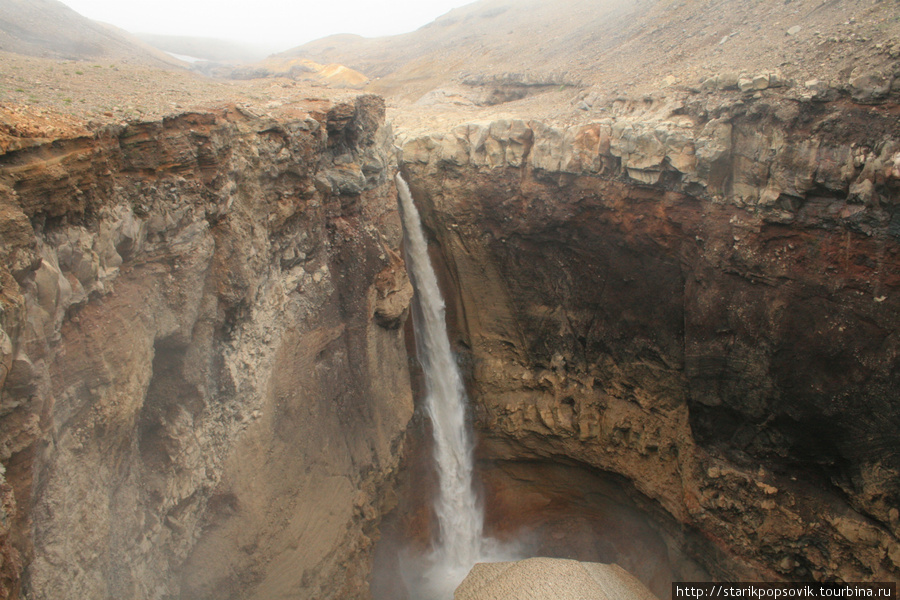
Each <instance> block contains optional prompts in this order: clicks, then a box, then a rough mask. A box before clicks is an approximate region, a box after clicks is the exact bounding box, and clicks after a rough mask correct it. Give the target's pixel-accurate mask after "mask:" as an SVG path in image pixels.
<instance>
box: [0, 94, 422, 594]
mask: <svg viewBox="0 0 900 600" xmlns="http://www.w3.org/2000/svg"><path fill="white" fill-rule="evenodd" d="M320 108H321V107H320ZM383 117H384V106H383V102H382V101H381V100H380V99H378V98H375V97H370V96H363V97H359V98H356V99H354V100H350V101H347V102H344V103H337V104H334V105H332V106H330V107H325V108H324V109H322V110H319V111H318V112H315V113H313V114H312V116H310V115H309V114H292V115H280V116H278V117H277V118H272V117H269V116H259V115H255V114H252V113H250V112H248V111H246V110H241V109H237V108H228V109H223V110H217V111H209V112H197V113H186V114H181V115H176V116H172V117H169V118H166V119H164V120H162V121H161V122H149V123H132V124H129V125H127V126H112V127H107V128H104V129H100V130H98V131H96V132H94V133H92V134H86V135H84V136H82V137H77V138H70V139H58V140H53V139H30V140H21V139H20V140H13V141H11V142H10V143H8V144H5V145H4V147H6V148H8V149H9V150H8V151H7V152H6V153H5V154H2V155H0V227H2V231H0V256H2V260H0V284H2V287H0V327H2V330H0V391H2V399H0V417H2V418H0V460H2V463H3V465H4V466H5V468H6V472H5V479H4V480H3V483H2V486H0V500H2V508H3V515H2V516H3V518H2V523H3V530H2V533H3V537H2V561H0V565H2V566H0V577H2V581H0V588H2V589H3V593H2V594H0V596H2V597H4V598H6V597H9V598H16V597H21V596H20V593H21V592H23V590H24V593H27V597H28V598H31V599H35V600H36V599H41V598H47V599H49V598H53V599H56V600H60V599H64V598H88V597H89V598H96V599H98V600H99V599H103V598H110V599H111V598H116V599H119V598H191V599H192V600H200V599H202V598H217V599H224V598H266V599H275V598H296V597H337V596H340V597H347V598H352V597H365V596H366V594H367V589H368V587H367V584H366V577H367V575H368V564H369V554H370V548H371V539H370V536H371V535H372V532H373V530H374V528H375V526H376V525H377V523H378V521H379V518H380V514H381V512H382V510H383V508H384V506H383V505H384V502H385V498H389V497H390V495H389V494H387V493H385V490H386V489H390V481H391V479H392V477H393V475H392V473H393V470H394V468H395V466H396V462H397V456H398V452H399V447H400V444H401V439H402V434H403V431H404V429H405V427H406V424H407V422H408V420H409V418H410V416H411V412H412V399H411V394H410V391H409V390H410V386H409V374H408V369H407V361H406V353H405V348H404V343H403V339H402V329H401V327H400V326H401V324H402V322H403V320H404V319H405V315H406V310H407V306H408V303H409V300H410V297H411V294H412V289H411V287H410V285H409V282H408V280H407V278H406V273H405V267H404V265H403V262H402V259H401V258H400V257H399V255H398V249H399V245H400V238H401V228H400V222H399V219H398V216H397V211H396V203H395V195H394V191H393V186H392V184H391V182H390V177H387V176H386V175H387V174H386V165H387V156H388V154H387V153H386V151H385V148H387V147H389V146H387V144H388V142H389V138H390V131H389V129H386V128H384V127H382V123H383ZM7 141H9V140H7ZM23 569H24V571H23Z"/></svg>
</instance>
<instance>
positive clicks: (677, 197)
mask: <svg viewBox="0 0 900 600" xmlns="http://www.w3.org/2000/svg"><path fill="white" fill-rule="evenodd" d="M703 102H706V101H703ZM892 110H893V109H892V108H890V107H888V108H885V109H883V110H882V109H874V110H869V109H864V108H861V107H859V106H853V105H845V104H840V105H828V104H822V103H811V102H808V103H798V102H796V101H787V100H771V101H753V100H744V101H740V102H738V103H736V104H730V105H729V104H720V105H712V104H703V103H693V101H689V100H677V99H676V100H672V99H670V100H667V101H654V100H649V99H648V100H647V101H638V102H632V103H625V102H619V103H616V104H614V105H611V106H610V107H608V114H609V117H608V118H604V119H600V120H596V121H594V122H591V123H586V124H579V125H556V124H551V123H543V122H533V121H532V122H529V121H525V120H519V121H515V120H505V121H494V122H492V123H473V124H468V125H461V126H459V127H456V128H454V129H452V130H450V131H445V132H412V131H409V132H401V133H400V134H399V136H398V137H399V138H400V140H401V142H402V147H403V157H402V162H403V167H404V169H405V170H406V171H407V172H408V178H409V180H410V182H411V186H412V187H413V190H414V192H415V193H416V195H417V198H419V199H421V202H422V205H423V210H422V214H423V220H424V221H425V222H426V224H427V226H428V227H429V228H430V230H431V232H432V236H433V238H434V240H435V242H436V246H437V247H438V249H439V250H438V251H439V254H440V256H442V257H443V260H444V263H445V266H444V268H445V270H446V272H447V276H446V277H445V280H446V281H447V282H449V283H450V285H452V286H453V287H454V288H455V289H454V290H453V293H452V294H450V298H451V301H452V303H453V305H454V308H453V310H452V311H451V313H452V316H451V321H452V322H453V323H454V324H455V327H456V331H455V333H454V337H455V339H456V340H457V342H458V350H459V352H460V353H461V354H462V355H463V356H464V361H463V362H464V364H467V365H470V372H469V378H470V380H471V385H472V389H473V390H474V400H475V403H476V411H477V423H478V428H479V430H480V433H481V435H482V437H483V452H482V455H483V457H484V458H485V459H504V460H522V459H538V460H546V461H550V462H554V461H573V460H574V461H577V462H578V463H580V464H584V465H587V466H588V467H589V468H592V469H596V470H600V471H604V472H612V473H615V474H618V475H622V476H624V477H625V478H627V480H629V481H630V482H631V484H632V485H633V486H634V492H633V493H634V494H635V495H636V497H640V498H641V501H642V502H644V503H645V504H646V503H647V502H648V501H649V503H650V504H652V505H655V506H658V507H661V508H663V509H664V513H665V515H667V516H664V517H661V518H659V519H658V521H657V522H658V527H659V528H660V529H661V530H662V531H663V532H664V533H665V534H666V535H667V536H668V539H669V540H676V539H677V538H679V536H681V539H682V540H683V539H684V537H683V536H684V535H685V533H688V534H690V535H692V536H694V537H693V538H692V539H694V540H697V539H701V540H705V541H701V542H696V541H695V542H693V543H692V546H691V548H690V549H689V550H688V552H689V553H693V554H694V558H695V559H697V560H698V561H699V562H700V563H701V564H702V565H703V567H704V568H706V569H707V570H708V571H709V572H710V573H711V574H712V575H714V576H717V577H721V578H724V579H732V580H733V579H735V578H738V579H755V578H763V579H781V578H784V579H826V578H827V579H831V578H838V579H843V580H848V581H856V580H873V579H874V580H880V579H885V580H893V579H896V578H897V577H898V576H900V560H898V559H900V541H898V538H900V519H898V512H897V509H896V507H897V506H898V504H900V456H898V454H897V451H896V448H897V447H900V446H898V442H900V439H898V437H897V433H896V424H897V423H898V419H900V402H898V396H897V392H896V390H897V389H898V384H900V381H898V380H897V377H898V373H900V347H898V339H897V335H896V331H898V328H900V270H898V267H897V265H898V258H900V244H898V235H900V233H898V231H900V230H898V226H897V224H898V222H900V214H898V212H897V210H898V209H897V207H898V203H900V171H898V170H897V167H896V164H897V161H898V159H900V145H898V140H900V126H898V123H897V121H896V118H895V117H894V116H893V113H892ZM673 543H674V542H673Z"/></svg>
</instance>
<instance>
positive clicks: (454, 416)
mask: <svg viewBox="0 0 900 600" xmlns="http://www.w3.org/2000/svg"><path fill="white" fill-rule="evenodd" d="M396 181H397V190H398V192H399V194H400V209H401V212H402V215H403V228H404V231H405V233H406V255H407V262H408V263H409V269H410V271H411V276H412V280H413V285H414V287H415V290H416V296H417V304H416V306H415V307H414V311H413V318H414V323H415V332H416V352H417V355H418V357H419V362H420V363H421V365H422V369H423V371H424V374H425V386H426V393H427V398H426V400H425V407H426V409H427V411H428V416H429V417H430V418H431V424H432V429H433V431H434V459H435V463H436V466H437V471H438V478H439V481H440V489H439V492H438V497H437V499H436V501H435V512H436V514H437V519H438V525H439V539H438V540H437V543H436V544H435V547H434V550H433V552H432V554H431V555H430V556H429V557H426V563H427V564H426V565H425V566H424V568H422V567H419V568H417V566H412V570H415V571H418V572H417V573H416V575H415V577H414V579H415V580H414V581H409V580H408V581H407V584H408V585H409V586H410V587H412V588H415V589H413V590H411V592H412V593H413V597H414V598H415V600H450V599H451V598H452V597H453V590H454V589H455V588H456V586H457V585H458V584H459V583H460V582H461V581H462V580H463V578H464V577H465V576H466V574H467V573H468V572H469V570H470V569H471V568H472V566H473V565H474V564H475V563H476V562H479V561H484V560H486V557H487V556H488V555H492V554H494V552H492V551H490V550H489V549H488V546H493V545H494V543H493V540H486V539H485V538H484V537H483V535H482V529H483V524H484V515H483V511H482V508H481V506H480V505H479V503H478V500H477V498H476V496H475V491H474V490H473V488H472V477H473V468H474V467H473V456H472V455H473V450H472V440H471V435H470V434H469V428H468V426H467V424H466V394H465V389H464V388H463V383H462V377H461V376H460V373H459V369H458V368H457V365H456V361H455V360H454V357H453V352H452V351H451V349H450V340H449V338H448V337H447V327H446V323H445V321H444V300H443V298H442V297H441V291H440V288H438V282H437V277H436V276H435V273H434V269H432V267H431V261H430V260H429V257H428V246H427V244H426V242H425V234H424V233H423V231H422V224H421V222H420V220H419V211H418V210H416V207H415V205H414V204H413V200H412V195H411V194H410V192H409V187H408V186H407V185H406V182H405V181H404V180H403V178H402V177H401V176H400V174H399V173H398V174H397V177H396ZM492 558H493V557H492ZM408 579H409V578H408Z"/></svg>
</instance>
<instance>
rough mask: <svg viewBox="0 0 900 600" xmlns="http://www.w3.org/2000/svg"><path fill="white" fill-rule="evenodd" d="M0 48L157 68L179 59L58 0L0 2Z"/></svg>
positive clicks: (49, 55)
mask: <svg viewBox="0 0 900 600" xmlns="http://www.w3.org/2000/svg"><path fill="white" fill-rule="evenodd" d="M0 50H3V51H6V52H13V53H16V54H24V55H26V56H38V57H42V58H56V59H66V60H100V59H104V60H116V61H123V62H131V63H137V64H145V65H152V66H160V67H168V68H172V67H177V66H180V65H182V64H183V63H181V62H180V61H178V60H176V59H174V58H172V57H170V56H168V55H166V54H165V53H163V52H160V51H159V50H156V49H154V48H151V47H150V46H147V45H146V44H144V43H143V42H141V41H139V40H137V39H136V38H134V37H133V36H131V35H129V34H128V33H126V32H124V31H121V30H118V29H116V28H114V27H112V26H109V25H105V24H102V23H98V22H96V21H92V20H91V19H88V18H87V17H83V16H81V15H80V14H78V13H77V12H75V11H74V10H72V9H71V8H69V7H68V6H66V5H65V4H63V3H62V2H58V1H57V0H0Z"/></svg>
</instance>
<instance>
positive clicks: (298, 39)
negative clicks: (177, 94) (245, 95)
mask: <svg viewBox="0 0 900 600" xmlns="http://www.w3.org/2000/svg"><path fill="white" fill-rule="evenodd" d="M473 1H474V0H387V1H383V0H314V1H310V0H62V2H63V3H64V4H66V5H68V6H69V7H71V8H72V9H74V10H75V11H77V12H79V13H81V14H82V15H84V16H86V17H89V18H91V19H94V20H97V21H103V22H106V23H111V24H113V25H116V26H117V27H121V28H122V29H125V30H126V31H130V32H132V33H164V34H174V35H194V36H202V37H215V38H224V39H232V40H238V41H245V42H255V43H262V44H265V45H269V46H272V45H274V46H278V47H281V48H283V49H287V48H289V47H291V46H296V45H299V44H302V43H304V42H308V41H310V40H314V39H317V38H320V37H324V36H326V35H331V34H333V33H357V34H359V35H364V36H366V37H372V36H379V35H391V34H396V33H404V32H407V31H413V30H414V29H418V28H419V27H421V26H422V25H425V24H426V23H428V22H430V21H432V20H434V19H435V18H436V17H438V16H440V15H442V14H444V13H446V12H447V11H449V10H450V9H451V8H454V7H456V6H463V5H465V4H470V3H471V2H473Z"/></svg>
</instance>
